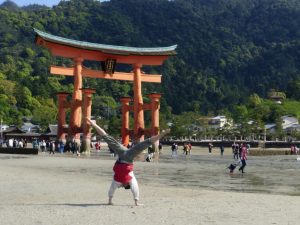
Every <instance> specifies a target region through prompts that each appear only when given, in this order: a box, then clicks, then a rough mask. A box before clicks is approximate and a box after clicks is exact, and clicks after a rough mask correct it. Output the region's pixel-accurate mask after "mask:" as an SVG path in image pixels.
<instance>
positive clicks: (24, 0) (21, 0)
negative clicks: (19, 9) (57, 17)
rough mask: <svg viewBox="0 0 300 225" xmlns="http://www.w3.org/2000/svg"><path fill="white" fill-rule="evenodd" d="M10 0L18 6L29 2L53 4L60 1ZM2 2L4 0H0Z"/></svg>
mask: <svg viewBox="0 0 300 225" xmlns="http://www.w3.org/2000/svg"><path fill="white" fill-rule="evenodd" d="M11 1H12V2H14V3H16V4H17V5H18V6H25V5H30V4H39V5H47V6H53V5H57V4H58V3H59V2H60V0H11ZM3 2H5V0H0V4H2V3H3Z"/></svg>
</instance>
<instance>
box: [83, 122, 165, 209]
mask: <svg viewBox="0 0 300 225" xmlns="http://www.w3.org/2000/svg"><path fill="white" fill-rule="evenodd" d="M87 120H88V122H89V123H90V124H91V125H92V126H93V127H94V128H95V129H96V131H97V133H98V134H99V135H101V136H102V138H103V139H104V140H105V141H106V142H107V144H108V147H109V148H110V149H112V151H114V153H115V154H117V155H118V159H117V161H116V162H115V165H114V167H113V171H114V173H115V174H114V179H113V181H112V183H111V186H110V188H109V191H108V204H109V205H113V203H112V198H113V195H114V193H115V190H116V189H117V188H119V187H124V188H125V189H131V192H132V194H133V197H134V202H135V205H136V206H137V205H139V204H138V201H139V186H138V183H137V180H136V178H135V176H134V173H133V160H134V158H135V157H136V156H137V155H139V154H140V153H141V152H142V151H143V150H145V149H147V148H148V147H149V146H150V145H152V144H153V143H155V144H157V141H158V140H159V139H160V138H162V137H163V136H165V135H166V134H168V133H169V132H170V130H169V129H168V130H163V131H162V132H161V133H160V134H158V135H155V136H152V137H150V138H148V139H146V140H144V141H142V142H139V143H137V144H136V145H133V147H130V148H129V149H128V148H127V147H125V146H123V145H122V144H121V143H119V142H118V141H116V140H115V139H114V138H113V137H111V136H110V135H108V134H107V133H106V132H105V130H103V129H102V128H101V127H99V126H98V125H97V124H96V123H95V122H94V121H92V120H90V119H89V118H87Z"/></svg>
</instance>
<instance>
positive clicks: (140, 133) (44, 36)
mask: <svg viewBox="0 0 300 225" xmlns="http://www.w3.org/2000/svg"><path fill="white" fill-rule="evenodd" d="M34 31H35V33H36V38H35V43H36V44H37V45H40V46H43V47H46V48H48V49H49V50H50V52H51V53H52V55H53V56H60V57H65V58H71V59H73V62H74V67H73V68H66V67H59V66H51V67H50V73H51V74H55V75H66V76H74V91H73V95H72V101H71V102H67V99H66V98H67V95H68V93H63V92H60V93H58V94H57V96H58V140H60V141H63V142H66V133H68V134H69V135H70V136H71V137H70V136H69V137H68V138H75V141H76V142H77V143H80V133H81V132H82V133H83V146H82V150H83V151H87V152H89V151H90V142H91V139H90V138H91V135H90V126H89V125H88V124H87V121H86V120H85V119H84V120H82V111H84V118H86V117H90V115H91V105H92V101H91V97H92V94H93V93H94V92H95V90H92V89H84V88H82V77H91V78H102V79H111V80H123V81H133V91H134V96H133V106H130V98H126V97H124V98H122V99H121V102H122V129H121V134H122V143H123V144H124V145H127V144H128V142H129V135H130V134H132V135H133V139H134V140H135V141H140V140H143V139H144V135H145V134H146V135H155V134H158V132H159V99H160V94H154V93H153V94H150V99H151V103H150V104H144V103H143V96H142V82H154V83H161V75H156V74H143V73H142V72H141V68H142V66H143V65H152V66H158V65H162V64H163V62H164V61H165V60H166V59H167V58H168V57H169V56H171V55H175V54H176V52H175V49H176V47H177V45H173V46H169V47H160V48H134V47H123V46H113V45H103V44H95V43H90V42H83V41H76V40H72V39H67V38H62V37H58V36H54V35H51V34H49V33H46V32H42V31H40V30H37V29H34ZM84 60H94V61H100V62H101V65H102V71H100V70H91V69H87V68H83V66H82V63H83V61H84ZM116 63H123V64H131V65H132V66H133V71H132V72H130V73H125V72H115V66H116ZM83 95H84V99H82V96H83ZM66 108H70V109H71V117H70V122H69V126H68V128H66V127H67V126H66V120H65V110H66ZM130 110H132V111H133V112H134V127H133V131H132V130H130V129H129V111H130ZM144 110H151V118H152V123H151V129H145V127H144Z"/></svg>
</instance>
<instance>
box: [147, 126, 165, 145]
mask: <svg viewBox="0 0 300 225" xmlns="http://www.w3.org/2000/svg"><path fill="white" fill-rule="evenodd" d="M168 133H170V129H167V130H163V131H162V132H161V133H160V134H158V135H155V136H152V137H151V138H150V141H151V143H155V142H156V141H158V140H159V139H161V138H163V137H164V136H165V135H167V134H168Z"/></svg>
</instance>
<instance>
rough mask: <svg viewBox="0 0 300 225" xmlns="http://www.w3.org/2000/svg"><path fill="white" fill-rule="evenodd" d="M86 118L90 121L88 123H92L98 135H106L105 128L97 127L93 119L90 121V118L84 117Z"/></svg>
mask: <svg viewBox="0 0 300 225" xmlns="http://www.w3.org/2000/svg"><path fill="white" fill-rule="evenodd" d="M86 119H87V121H88V122H89V123H90V125H92V126H93V127H94V128H95V129H96V131H97V133H98V134H99V135H101V136H103V135H107V133H106V132H105V130H103V129H102V128H101V127H99V126H98V125H97V124H96V123H95V122H94V121H92V120H91V119H90V118H86Z"/></svg>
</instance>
